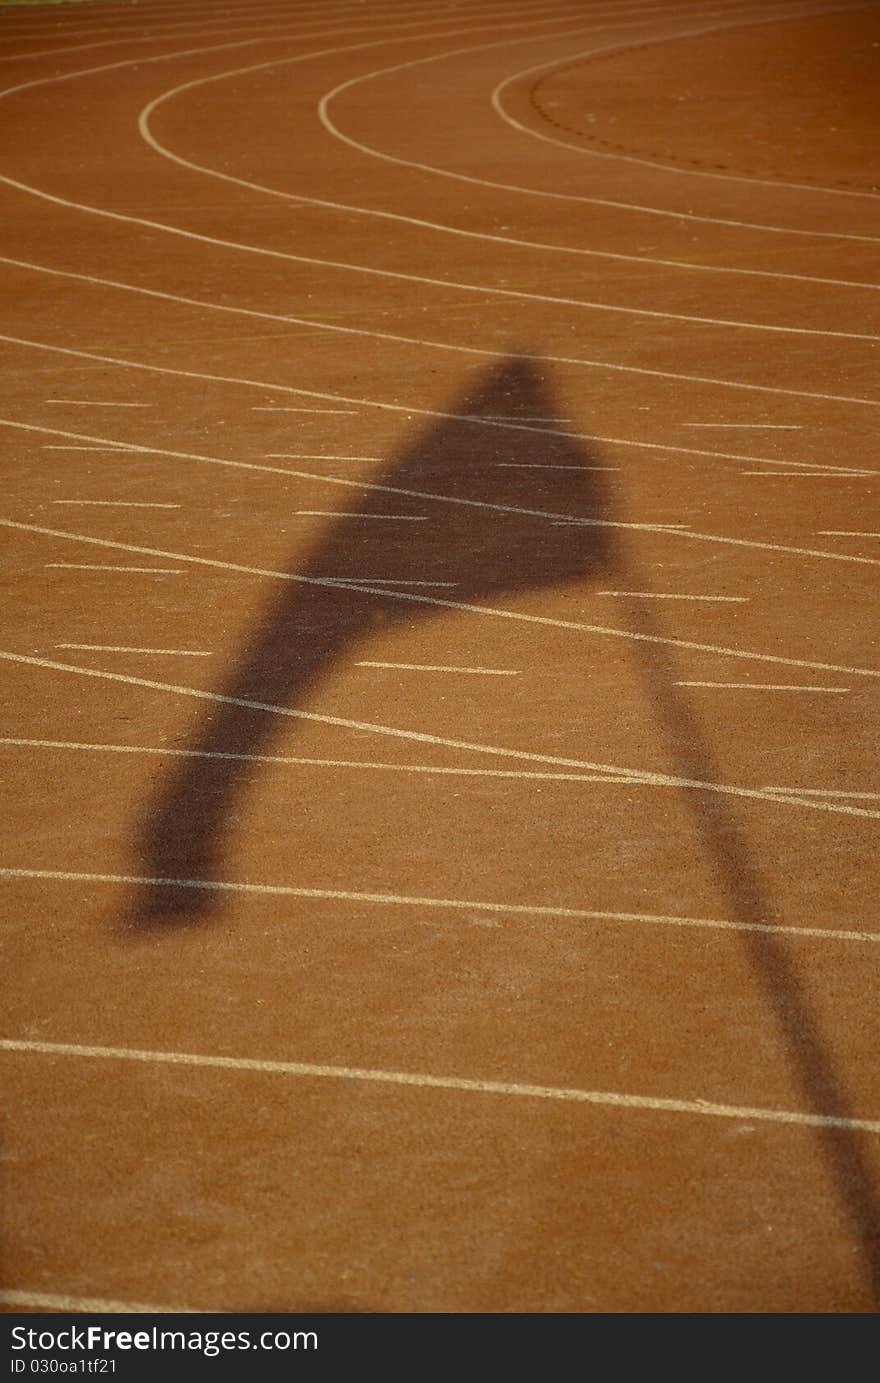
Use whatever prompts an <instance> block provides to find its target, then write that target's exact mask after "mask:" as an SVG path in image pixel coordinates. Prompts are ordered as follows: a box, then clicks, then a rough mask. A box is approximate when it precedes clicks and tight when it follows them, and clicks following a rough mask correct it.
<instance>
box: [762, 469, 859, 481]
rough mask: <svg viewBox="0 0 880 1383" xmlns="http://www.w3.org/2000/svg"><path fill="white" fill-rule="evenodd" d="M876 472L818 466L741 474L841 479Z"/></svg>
mask: <svg viewBox="0 0 880 1383" xmlns="http://www.w3.org/2000/svg"><path fill="white" fill-rule="evenodd" d="M874 474H875V472H874V471H856V470H843V469H841V468H838V469H836V470H833V471H832V470H828V471H822V470H819V469H818V468H817V469H816V470H814V471H740V475H775V476H785V477H786V478H787V479H788V480H840V479H842V478H843V477H844V476H850V475H874Z"/></svg>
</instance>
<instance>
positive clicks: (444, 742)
mask: <svg viewBox="0 0 880 1383" xmlns="http://www.w3.org/2000/svg"><path fill="white" fill-rule="evenodd" d="M0 659H3V660H4V661H5V662H10V663H20V664H22V665H23V666H26V667H40V668H46V669H48V670H49V671H51V672H70V673H73V674H75V675H76V676H79V677H95V678H98V679H100V680H103V681H107V682H124V683H125V684H126V685H128V686H132V687H147V688H149V689H150V690H151V691H160V692H168V693H170V694H171V695H172V696H187V697H192V698H193V699H194V700H197V701H211V702H217V703H219V704H220V705H225V706H242V707H244V708H245V709H246V710H249V711H265V712H267V713H268V714H270V715H280V716H285V717H286V718H289V719H291V720H307V721H314V722H315V723H317V724H320V725H334V726H338V727H340V728H343V729H346V730H362V731H366V732H367V733H368V734H373V735H388V736H390V737H391V738H393V739H402V740H412V741H413V743H416V744H435V745H441V746H442V747H443V748H444V749H465V750H468V751H469V752H472V753H477V754H490V755H492V756H493V757H498V758H507V759H517V760H523V761H525V762H527V763H542V764H553V765H555V766H556V767H560V768H577V769H581V770H584V769H589V770H592V771H593V772H594V773H602V774H611V775H620V776H621V777H625V778H633V779H637V780H638V781H639V782H640V783H641V782H650V783H658V784H663V785H664V786H667V787H679V788H689V789H691V788H692V789H696V790H697V791H699V792H712V793H717V794H718V795H719V796H725V797H743V798H749V799H752V800H755V801H761V802H770V803H773V804H776V803H785V804H787V805H790V806H794V807H798V808H800V809H802V810H810V811H818V812H827V813H832V814H835V815H841V816H863V817H870V818H871V819H872V820H880V811H872V810H870V809H869V808H867V807H849V806H846V805H845V804H843V803H839V804H838V803H830V802H825V801H818V800H817V801H815V802H814V801H811V800H810V799H809V798H806V797H801V796H797V795H795V796H792V797H783V796H782V795H781V794H779V793H764V792H761V791H760V790H759V789H757V788H742V787H735V786H733V785H732V784H730V783H715V782H710V781H707V780H703V779H699V778H679V777H675V776H673V775H671V774H667V773H651V772H646V771H645V770H644V769H637V768H624V767H621V766H620V765H619V764H603V763H593V762H592V761H590V760H589V759H568V758H563V757H562V756H561V755H557V754H538V753H535V752H534V751H532V750H526V749H508V748H504V747H502V746H499V745H494V744H480V743H476V742H474V741H472V740H459V739H452V738H451V737H449V736H444V735H429V734H427V733H425V732H424V731H421V730H403V729H400V728H399V727H398V726H396V725H384V724H382V723H381V722H378V721H369V720H367V721H364V720H352V719H350V718H349V717H347V716H331V715H322V714H320V713H319V712H317V711H304V710H301V709H300V708H299V707H296V706H278V705H275V704H274V703H272V702H266V701H252V700H250V699H245V698H244V697H237V696H224V695H223V694H222V693H220V692H212V691H203V690H202V689H201V688H199V687H183V686H179V685H176V684H175V683H172V682H157V681H156V680H155V679H154V678H147V677H134V676H132V675H131V674H130V673H122V672H109V671H107V670H106V669H105V668H90V667H83V666H82V665H81V664H77V663H60V662H58V661H57V660H55V659H50V658H35V657H31V656H28V655H27V654H24V653H12V652H9V651H7V650H5V649H0Z"/></svg>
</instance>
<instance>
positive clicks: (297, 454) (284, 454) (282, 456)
mask: <svg viewBox="0 0 880 1383" xmlns="http://www.w3.org/2000/svg"><path fill="white" fill-rule="evenodd" d="M266 456H267V458H268V459H269V460H270V461H380V462H381V461H385V460H386V459H387V458H386V457H384V456H328V455H327V454H326V452H322V453H321V454H320V455H317V456H312V455H309V454H308V453H306V452H303V451H267V452H266Z"/></svg>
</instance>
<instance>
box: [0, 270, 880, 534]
mask: <svg viewBox="0 0 880 1383" xmlns="http://www.w3.org/2000/svg"><path fill="white" fill-rule="evenodd" d="M0 263H2V264H14V265H17V266H18V267H19V268H24V269H29V270H32V271H33V272H34V273H39V274H48V275H50V276H52V277H55V278H75V279H83V280H84V281H85V282H87V283H99V284H105V283H107V282H108V280H105V279H93V278H91V277H90V276H89V275H87V274H71V273H68V272H66V271H64V270H60V269H48V268H46V266H45V265H42V264H33V263H30V262H29V261H27V260H19V259H9V258H8V257H7V256H5V255H0ZM112 286H113V287H114V288H120V289H123V290H124V291H126V292H132V293H135V292H136V293H141V292H143V293H146V294H147V296H153V294H152V292H151V291H150V292H148V291H147V290H145V289H140V288H136V287H135V286H134V285H133V284H119V283H115V282H114V283H112ZM162 296H168V295H162ZM172 297H173V301H183V302H186V303H190V302H191V301H192V300H191V299H188V298H187V299H182V300H181V299H178V298H176V297H174V296H173V295H172ZM196 306H200V307H210V308H212V310H220V309H218V308H216V305H214V304H210V303H196ZM223 310H225V309H223ZM244 315H248V316H249V315H251V314H250V313H244ZM255 315H262V314H255ZM0 341H9V342H11V343H12V344H13V345H16V346H25V347H27V348H28V349H29V350H36V351H47V352H49V353H50V354H53V355H69V356H73V357H74V358H75V359H78V360H95V361H98V362H99V363H101V364H104V365H118V366H120V367H121V368H123V369H128V370H143V371H146V372H147V373H149V374H159V375H170V376H172V377H173V378H175V379H197V380H206V381H208V382H209V383H212V384H237V385H241V386H243V387H244V388H248V389H261V390H266V391H269V390H271V391H273V392H275V393H279V392H280V391H282V390H283V391H284V392H285V393H288V394H296V395H300V396H301V397H306V398H320V399H330V400H339V401H341V402H344V403H356V404H358V405H359V406H360V407H363V408H377V409H379V410H380V411H382V412H387V413H403V414H404V415H405V416H406V417H407V418H411V417H413V416H414V415H415V416H418V417H423V418H442V419H445V420H449V421H452V422H458V423H460V422H463V421H464V422H470V423H474V424H477V425H480V426H484V427H497V428H506V429H510V430H513V431H516V432H533V433H535V434H537V435H538V436H545V435H546V436H550V437H564V438H567V439H568V440H574V441H581V442H588V443H596V442H602V443H608V444H609V445H610V446H620V447H632V448H635V449H637V450H640V451H652V452H655V451H663V452H672V453H674V454H675V455H676V456H707V457H710V458H711V459H712V460H725V461H752V462H757V463H759V464H761V465H764V464H766V465H778V464H779V461H778V460H777V459H776V458H775V457H768V456H751V455H747V454H746V453H744V452H739V451H718V450H717V448H715V449H713V450H710V449H709V448H707V447H684V446H682V445H681V444H680V443H678V444H676V443H672V442H641V441H637V440H636V439H635V438H632V437H609V436H605V435H603V434H601V433H594V434H590V433H585V432H575V433H571V432H567V431H559V430H558V429H554V428H546V427H538V426H536V425H534V424H529V423H521V422H501V421H500V420H497V419H492V418H490V417H488V416H483V415H478V414H474V415H464V414H459V413H446V412H444V411H443V410H442V409H436V408H418V407H415V406H409V407H408V406H407V405H405V404H399V403H387V402H383V401H381V400H379V399H364V398H351V397H349V396H348V395H346V394H328V393H324V392H322V391H321V390H318V389H297V388H295V387H294V386H293V385H290V384H270V383H268V382H267V381H266V380H259V379H248V378H247V377H246V376H239V375H213V374H206V373H205V372H204V371H199V370H180V369H175V368H173V367H171V366H168V365H151V364H148V363H147V362H145V361H142V360H127V359H124V358H121V357H119V356H113V355H98V354H97V353H96V352H94V351H83V350H75V349H73V348H72V347H70V346H53V345H50V344H49V343H48V342H46V341H31V340H28V339H27V338H26V337H22V336H9V335H7V334H5V333H0ZM415 344H424V343H419V342H416V343H415ZM438 348H439V347H438ZM442 349H444V350H446V349H449V350H454V351H456V352H457V353H458V354H461V355H480V356H490V357H492V359H495V360H497V356H496V355H495V354H494V353H493V352H492V351H488V350H480V349H478V348H477V347H466V346H450V347H446V346H444V347H442ZM522 358H523V359H528V360H531V359H536V360H546V359H554V358H555V357H543V356H534V357H533V356H524V357H522ZM569 363H571V362H569ZM33 430H34V431H43V432H52V433H55V434H56V435H59V436H79V435H80V434H79V433H67V432H60V431H59V429H57V428H48V427H47V428H34V429H33ZM112 445H113V446H114V447H118V446H124V445H125V444H124V443H113V444H112ZM270 454H271V455H276V456H285V455H288V456H293V455H294V453H284V452H276V453H270ZM318 459H319V460H323V459H325V458H323V457H319V458H318ZM331 459H335V458H331ZM341 459H343V458H341ZM354 459H357V460H360V459H364V460H366V459H369V460H376V461H381V460H385V459H386V458H385V457H369V458H354ZM785 464H786V465H789V466H809V465H812V464H815V463H811V462H806V461H787V462H786V463H785ZM820 469H825V468H824V467H821V468H820ZM872 474H880V472H872ZM668 526H669V525H667V527H668ZM782 550H783V551H790V550H793V549H788V548H786V549H782ZM811 555H818V554H811ZM822 555H823V556H835V557H838V558H839V557H840V554H839V553H833V554H832V553H825V554H822ZM844 560H845V559H844Z"/></svg>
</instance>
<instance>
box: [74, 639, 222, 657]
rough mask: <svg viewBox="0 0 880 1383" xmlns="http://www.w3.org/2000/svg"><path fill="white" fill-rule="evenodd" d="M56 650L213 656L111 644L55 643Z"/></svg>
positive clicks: (194, 650) (193, 650) (197, 651)
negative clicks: (72, 649)
mask: <svg viewBox="0 0 880 1383" xmlns="http://www.w3.org/2000/svg"><path fill="white" fill-rule="evenodd" d="M55 647H56V648H76V649H82V650H83V651H84V652H87V653H172V654H174V655H175V656H177V657H180V658H212V657H213V656H214V655H213V654H212V653H210V652H207V653H206V652H205V651H204V650H203V649H198V648H131V647H129V646H128V645H127V644H113V643H57V644H56V645H55Z"/></svg>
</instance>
